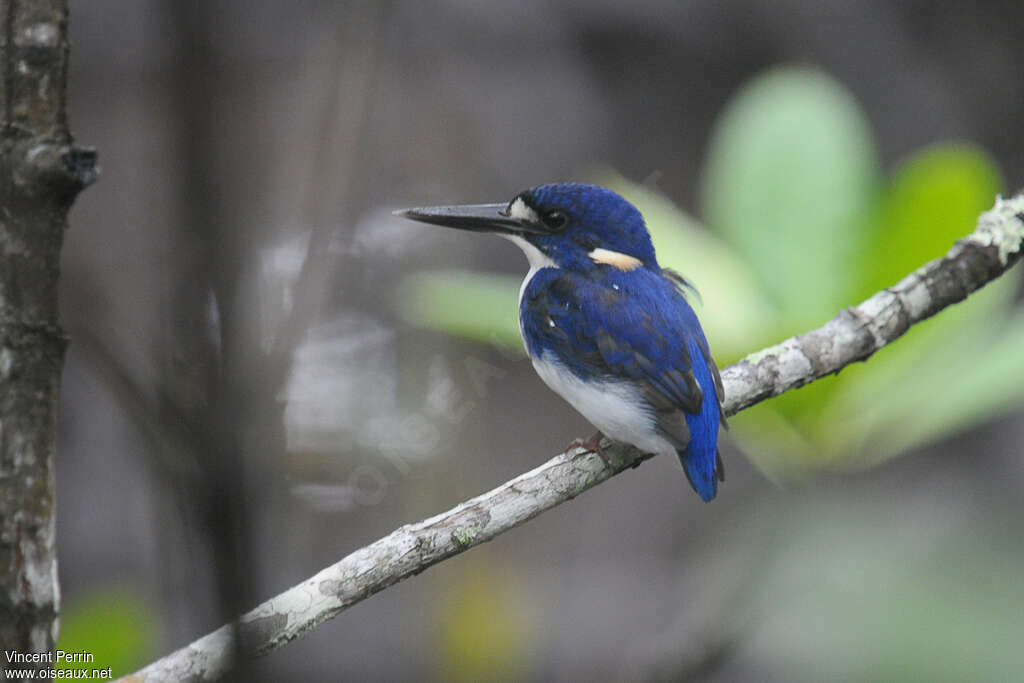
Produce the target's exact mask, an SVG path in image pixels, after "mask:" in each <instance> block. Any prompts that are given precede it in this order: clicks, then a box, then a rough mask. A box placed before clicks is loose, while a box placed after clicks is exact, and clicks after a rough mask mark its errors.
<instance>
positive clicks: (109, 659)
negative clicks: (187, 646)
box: [55, 588, 159, 677]
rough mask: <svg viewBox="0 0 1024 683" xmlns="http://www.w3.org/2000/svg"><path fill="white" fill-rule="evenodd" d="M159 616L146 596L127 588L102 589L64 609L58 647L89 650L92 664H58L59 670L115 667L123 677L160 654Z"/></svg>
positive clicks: (66, 649)
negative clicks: (151, 607) (150, 605)
mask: <svg viewBox="0 0 1024 683" xmlns="http://www.w3.org/2000/svg"><path fill="white" fill-rule="evenodd" d="M158 623H159V618H158V617H157V615H156V614H155V613H154V612H153V610H152V609H150V608H149V606H148V605H147V603H146V601H145V600H144V599H143V598H142V596H140V595H137V594H135V593H132V592H130V591H125V590H124V589H123V588H111V589H104V590H99V591H96V592H94V593H92V594H91V595H89V596H87V597H85V598H83V599H80V600H78V601H76V602H74V603H72V604H70V605H69V606H68V607H67V608H65V609H64V611H63V613H62V614H61V618H60V639H59V640H58V642H57V648H58V649H60V650H64V651H66V652H85V653H89V654H91V655H92V656H93V661H92V662H90V663H70V664H69V663H66V662H62V663H56V662H55V666H56V668H59V669H93V668H96V669H106V668H108V667H111V668H113V674H114V676H115V677H116V676H123V675H125V674H127V673H130V672H132V671H135V670H136V669H138V668H140V667H142V666H143V665H145V664H146V662H147V661H149V659H151V658H152V657H153V655H155V654H156V648H157V641H158V635H157V624H158Z"/></svg>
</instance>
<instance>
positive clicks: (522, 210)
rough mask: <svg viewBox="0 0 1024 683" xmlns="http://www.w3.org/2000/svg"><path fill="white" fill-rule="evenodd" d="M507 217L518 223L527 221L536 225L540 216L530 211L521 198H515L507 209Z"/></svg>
mask: <svg viewBox="0 0 1024 683" xmlns="http://www.w3.org/2000/svg"><path fill="white" fill-rule="evenodd" d="M508 215H509V217H510V218H515V219H517V220H520V221H528V222H530V223H536V222H538V221H539V220H540V216H538V215H537V212H536V211H534V210H533V209H531V208H530V206H529V205H528V204H527V203H526V202H524V201H523V198H522V197H516V199H515V201H514V202H512V206H510V207H508ZM524 251H525V250H524ZM527 256H529V255H527Z"/></svg>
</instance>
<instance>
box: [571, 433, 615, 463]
mask: <svg viewBox="0 0 1024 683" xmlns="http://www.w3.org/2000/svg"><path fill="white" fill-rule="evenodd" d="M603 438H604V434H602V433H601V432H597V433H596V434H594V435H593V436H592V437H590V438H589V439H575V440H574V441H573V442H572V443H571V444H569V448H582V449H584V450H585V451H586V452H588V453H597V454H598V455H599V456H600V457H601V460H602V462H604V466H605V467H611V466H612V461H611V460H610V459H609V458H608V454H607V453H605V452H604V449H603V448H601V439H603ZM566 450H568V449H566Z"/></svg>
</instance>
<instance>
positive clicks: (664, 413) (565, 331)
mask: <svg viewBox="0 0 1024 683" xmlns="http://www.w3.org/2000/svg"><path fill="white" fill-rule="evenodd" d="M520 320H521V323H522V330H523V338H524V340H525V342H526V345H527V349H528V351H529V352H530V354H531V355H534V356H539V355H541V354H543V352H545V351H547V352H550V353H553V354H555V355H556V357H557V358H558V359H559V360H560V361H561V362H562V363H563V364H564V365H565V366H566V368H568V369H569V370H570V371H571V372H572V373H573V374H575V375H576V376H577V377H580V378H581V379H594V378H607V379H618V380H622V379H628V380H633V381H634V382H635V383H636V385H637V386H638V387H639V388H640V389H641V391H642V394H643V396H644V398H645V399H646V401H647V402H648V403H649V404H650V406H651V409H652V410H653V412H654V414H655V418H656V427H657V429H658V431H659V432H660V433H661V435H662V436H663V437H665V439H666V440H668V441H669V442H670V443H671V444H672V445H673V446H674V447H675V448H676V450H677V453H678V454H679V458H680V460H681V461H682V464H683V469H684V470H685V471H686V475H687V477H688V478H689V480H690V483H691V485H692V486H693V488H694V489H695V490H696V491H697V493H698V494H699V495H700V496H701V497H702V498H703V499H704V500H711V499H712V498H714V496H715V493H716V491H717V482H718V481H720V480H722V479H723V477H724V470H723V468H722V464H721V459H720V458H719V456H718V425H719V422H720V421H721V423H722V424H725V420H724V417H723V413H722V411H721V401H722V399H723V397H724V392H723V391H722V384H721V379H720V377H719V375H718V368H717V367H716V366H715V363H714V361H713V360H712V358H711V353H710V351H709V349H708V344H707V340H706V339H705V338H704V332H703V330H702V329H701V326H700V322H699V321H698V320H697V316H696V314H695V313H694V312H693V309H692V308H691V307H690V305H689V303H687V301H686V298H685V297H684V296H683V295H682V293H681V292H680V290H679V288H678V287H677V286H676V284H675V283H674V281H671V280H669V279H667V278H666V277H664V276H662V275H659V274H658V273H654V272H652V271H649V270H647V269H645V268H639V269H637V270H634V271H631V272H622V271H618V270H614V269H610V268H609V269H607V271H606V272H603V273H596V274H588V275H583V274H581V273H578V272H574V271H569V270H562V269H554V268H546V269H543V270H541V271H539V272H538V273H537V274H536V275H534V277H533V278H532V279H531V281H530V283H529V285H528V286H527V288H526V290H525V291H524V292H523V298H522V301H521V303H520ZM702 387H704V390H702ZM709 389H713V391H714V396H710V397H708V400H705V391H706V390H709Z"/></svg>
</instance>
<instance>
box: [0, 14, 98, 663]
mask: <svg viewBox="0 0 1024 683" xmlns="http://www.w3.org/2000/svg"><path fill="white" fill-rule="evenodd" d="M0 22H2V30H0V69H2V75H0V106H2V115H3V127H2V129H0V145H2V150H0V644H2V647H3V649H4V650H6V651H8V652H10V651H12V650H13V651H16V652H18V653H31V652H47V651H50V650H52V649H53V647H54V642H55V640H56V637H57V612H58V609H59V605H60V589H59V586H58V583H57V552H56V539H55V525H54V519H55V500H54V466H53V460H54V451H55V441H56V426H57V406H58V398H59V389H60V374H61V367H62V365H63V360H64V347H65V345H66V339H65V337H64V333H63V331H62V330H61V327H60V324H59V321H58V316H57V280H58V276H59V267H60V248H61V244H62V242H63V238H64V229H65V227H66V226H67V212H68V208H69V207H70V206H71V202H72V201H73V200H74V198H75V196H76V195H77V194H78V192H79V191H80V190H81V189H82V188H83V187H85V186H86V185H87V184H88V183H89V182H91V181H92V180H93V179H94V178H95V176H96V169H95V161H96V155H95V152H93V151H92V150H86V149H79V148H75V147H74V146H72V140H71V133H70V131H69V130H68V125H67V115H66V109H65V104H66V93H67V89H66V81H67V67H68V39H67V25H68V7H67V0H2V2H0ZM18 666H23V665H19V664H17V663H14V662H8V657H7V656H3V657H0V670H2V669H4V668H5V667H12V668H13V667H18ZM34 666H37V667H38V666H48V665H45V664H44V665H34Z"/></svg>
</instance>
